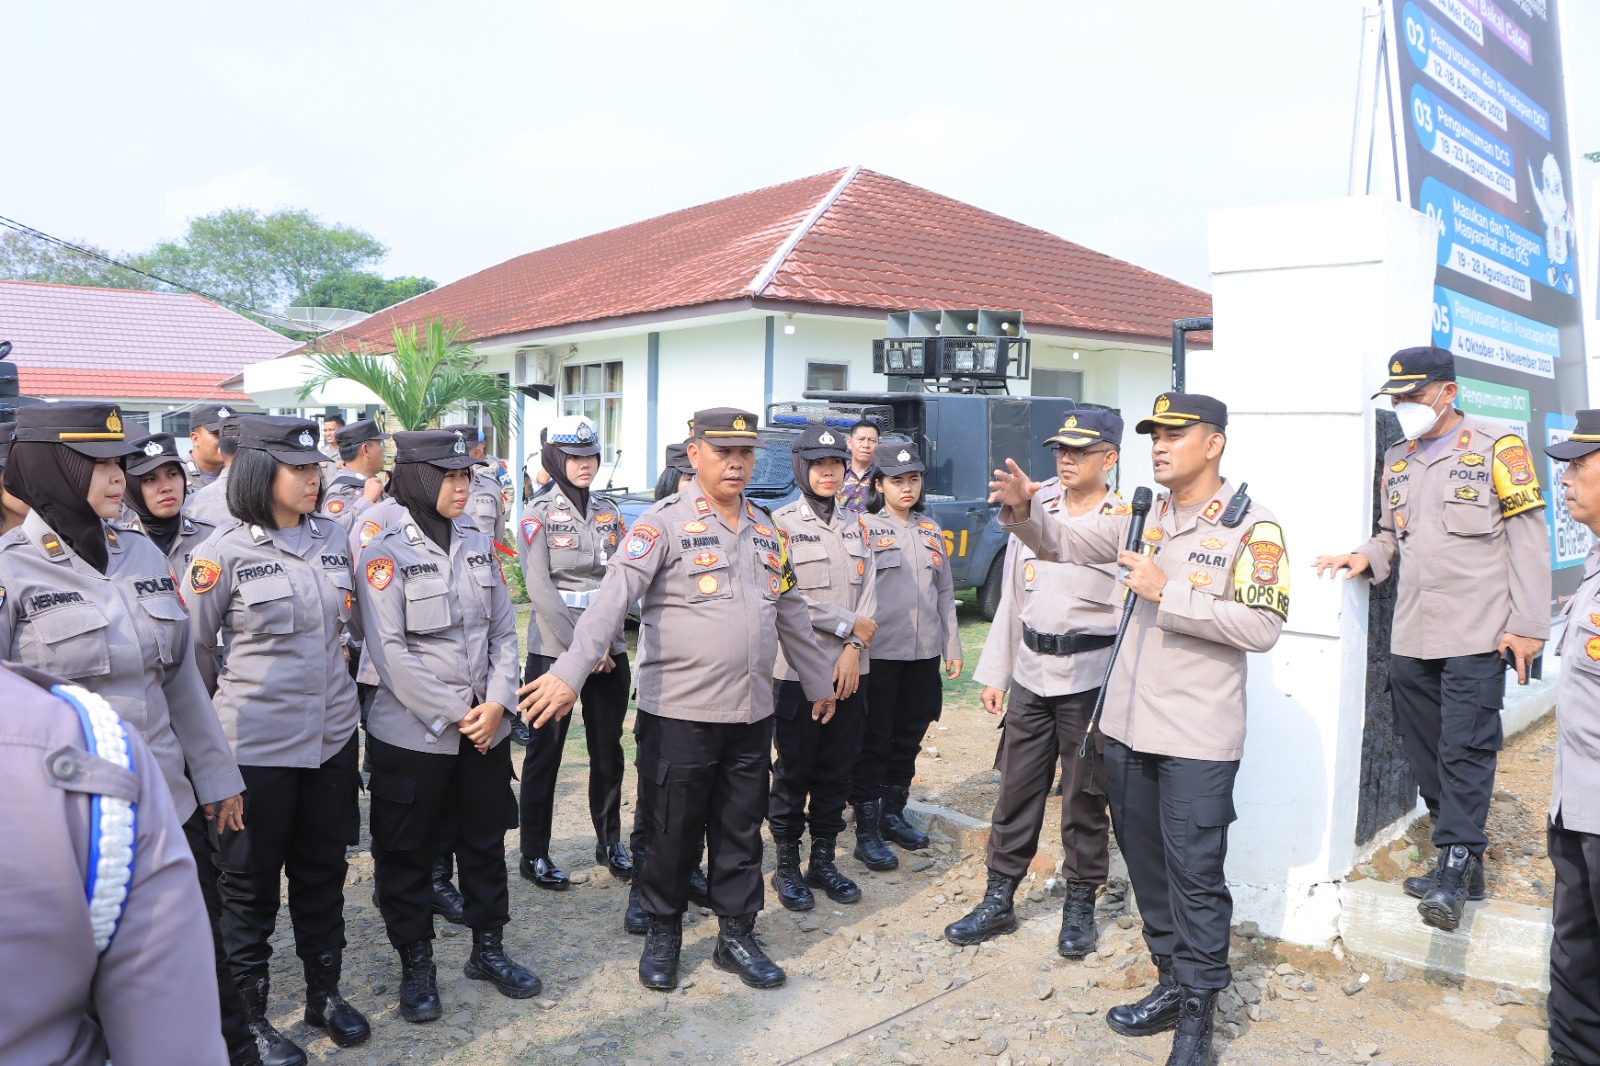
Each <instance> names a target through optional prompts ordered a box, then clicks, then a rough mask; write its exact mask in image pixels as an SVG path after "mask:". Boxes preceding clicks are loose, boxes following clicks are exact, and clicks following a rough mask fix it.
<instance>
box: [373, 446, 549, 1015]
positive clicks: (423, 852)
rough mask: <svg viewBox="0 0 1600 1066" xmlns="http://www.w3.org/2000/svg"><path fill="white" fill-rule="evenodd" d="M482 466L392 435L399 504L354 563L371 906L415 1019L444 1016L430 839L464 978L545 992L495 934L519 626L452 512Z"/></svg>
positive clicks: (482, 555)
mask: <svg viewBox="0 0 1600 1066" xmlns="http://www.w3.org/2000/svg"><path fill="white" fill-rule="evenodd" d="M477 462H479V460H476V459H473V458H472V457H471V456H470V455H468V454H467V445H466V441H465V440H463V439H462V437H461V435H459V434H456V433H448V432H444V431H442V430H425V431H422V432H400V433H396V434H395V465H394V472H393V474H392V475H391V477H390V480H389V490H390V492H391V493H392V495H393V496H394V499H395V501H396V502H397V503H398V504H399V505H400V506H402V507H404V508H405V515H404V517H403V519H402V520H401V521H399V522H395V523H393V524H392V525H390V526H388V527H387V528H386V529H384V530H383V531H382V532H381V533H379V534H377V536H375V537H373V538H372V542H371V543H370V544H368V545H367V546H366V548H365V549H363V551H362V553H361V559H360V565H359V567H358V569H357V580H356V589H357V593H358V596H359V598H360V605H361V618H362V622H363V625H364V626H365V631H366V642H365V644H366V651H367V655H368V656H369V657H370V658H371V660H372V662H373V665H374V666H375V667H376V671H377V676H378V678H379V687H378V691H377V694H376V695H375V696H374V697H373V701H372V710H371V712H370V713H369V715H368V717H367V747H368V750H369V752H370V754H371V760H372V777H371V780H370V782H369V785H368V787H369V788H370V790H371V793H372V810H371V822H372V824H371V828H372V856H373V860H374V863H375V866H376V872H377V882H378V884H377V889H378V907H379V910H380V911H382V913H383V921H384V925H385V926H386V927H387V929H388V933H389V942H390V943H391V944H393V945H394V947H395V948H396V949H397V950H398V951H399V953H400V961H401V966H402V970H403V973H402V977H401V987H400V1016H401V1017H403V1018H405V1019H406V1020H407V1021H412V1022H423V1021H432V1020H433V1019H435V1018H438V1017H439V1015H440V1012H441V1006H440V1002H439V989H438V983H437V979H436V976H435V970H434V964H433V916H432V914H431V913H430V910H429V885H430V868H431V866H432V864H433V860H434V856H435V854H436V853H437V850H438V849H439V846H440V844H441V843H443V844H445V845H446V846H447V848H448V850H450V851H453V852H454V853H455V855H456V857H457V859H458V861H459V863H460V868H461V889H462V893H463V895H464V896H465V897H466V903H465V910H466V923H467V925H469V926H471V928H472V954H471V956H470V957H469V958H468V960H467V964H466V967H465V973H466V975H467V976H468V977H469V978H472V979H473V980H479V981H491V982H493V984H494V986H495V987H496V988H497V989H499V991H500V992H501V994H502V995H505V996H509V997H511V998H513V999H526V998H528V997H530V996H534V995H537V994H538V993H539V989H540V981H539V979H538V978H537V977H535V976H534V975H533V973H532V972H531V971H529V970H528V969H527V968H526V967H524V966H521V965H518V964H517V963H516V962H514V961H512V960H511V959H510V958H509V957H508V956H507V955H506V953H505V949H504V946H503V943H502V931H503V930H504V928H505V926H506V923H507V921H508V920H509V914H510V909H509V904H508V897H507V893H506V864H505V834H506V832H507V831H508V830H510V829H512V828H514V827H515V826H516V824H517V801H516V797H515V796H513V795H512V792H511V745H510V743H509V741H508V739H507V738H508V736H509V734H510V726H509V724H508V723H507V722H506V721H505V713H506V710H507V709H508V708H509V707H511V706H512V705H513V704H514V703H515V702H516V688H517V629H516V614H515V612H514V611H513V610H512V607H511V596H510V594H509V593H508V592H507V591H506V585H505V579H504V578H503V577H502V576H501V573H500V566H499V562H498V560H497V559H496V558H495V554H494V546H493V545H492V544H491V543H490V542H489V539H488V538H487V537H485V536H484V535H483V534H482V533H480V532H478V530H476V529H474V528H473V526H472V525H471V523H469V522H467V521H465V520H462V514H463V512H464V511H465V510H466V506H467V497H468V495H469V493H470V488H469V486H470V479H469V476H468V470H469V469H470V468H471V467H472V466H473V465H474V464H475V463H477ZM441 827H442V828H441Z"/></svg>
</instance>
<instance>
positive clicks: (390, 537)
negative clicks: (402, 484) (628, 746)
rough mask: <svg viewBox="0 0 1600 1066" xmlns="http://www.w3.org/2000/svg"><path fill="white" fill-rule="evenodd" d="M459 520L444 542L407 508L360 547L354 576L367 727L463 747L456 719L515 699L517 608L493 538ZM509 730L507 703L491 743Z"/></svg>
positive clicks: (447, 750) (428, 747) (452, 749)
mask: <svg viewBox="0 0 1600 1066" xmlns="http://www.w3.org/2000/svg"><path fill="white" fill-rule="evenodd" d="M395 506H397V507H398V506H399V505H398V504H396V505H395ZM401 511H402V513H405V509H404V508H401ZM454 530H455V535H454V536H452V537H451V538H450V550H449V551H448V552H446V551H445V550H444V549H442V548H440V547H439V546H438V545H436V544H434V543H433V541H431V540H429V539H428V538H427V537H425V536H423V534H422V531H421V530H420V529H419V528H417V525H416V523H415V522H413V521H411V518H410V515H409V514H406V515H405V518H404V520H403V521H400V522H396V523H395V524H393V525H391V526H389V527H388V528H387V529H385V530H383V531H382V532H381V533H379V534H378V535H377V536H375V537H373V538H372V542H371V543H370V544H368V545H367V546H366V548H364V549H363V550H362V552H361V556H360V566H359V568H358V570H357V579H356V594H357V599H358V600H359V601H360V609H361V620H362V623H363V625H364V627H365V630H366V635H365V647H366V653H365V655H363V660H364V661H365V660H368V659H370V660H371V661H372V663H373V667H374V670H375V671H376V675H377V677H378V691H377V693H376V694H375V695H374V696H373V700H372V709H371V710H370V711H369V712H368V714H367V731H368V732H369V733H370V734H371V735H372V736H375V737H377V738H378V739H379V740H381V741H383V742H384V743H385V744H393V745H395V746H396V747H401V748H409V749H411V750H412V751H425V752H433V753H437V754H439V755H455V754H457V752H458V751H459V750H460V740H459V738H460V735H461V734H460V732H459V730H457V728H456V723H457V722H459V721H460V720H461V717H462V716H463V715H465V714H466V713H467V712H468V711H470V710H471V709H472V708H473V707H476V706H477V705H478V704H480V703H498V704H500V705H501V706H502V707H504V708H505V709H506V711H507V712H514V711H515V710H516V706H517V679H518V676H519V675H518V670H517V665H518V664H517V620H516V612H515V611H514V610H513V609H512V606H511V593H510V592H509V591H508V590H507V589H506V583H505V578H504V577H503V576H502V575H501V573H500V563H499V561H498V560H497V559H496V558H495V555H494V552H495V549H494V545H493V544H491V543H490V542H489V538H488V537H486V536H484V535H483V534H482V533H480V532H478V531H477V530H476V529H474V528H473V527H472V525H471V524H470V523H468V522H467V520H466V518H465V517H462V518H458V519H456V521H455V526H454ZM510 733H511V719H510V713H508V714H506V715H505V716H503V717H502V718H501V720H500V727H499V729H497V730H496V731H495V735H494V743H495V744H498V743H500V742H501V741H502V740H504V739H505V738H506V737H507V736H509V735H510Z"/></svg>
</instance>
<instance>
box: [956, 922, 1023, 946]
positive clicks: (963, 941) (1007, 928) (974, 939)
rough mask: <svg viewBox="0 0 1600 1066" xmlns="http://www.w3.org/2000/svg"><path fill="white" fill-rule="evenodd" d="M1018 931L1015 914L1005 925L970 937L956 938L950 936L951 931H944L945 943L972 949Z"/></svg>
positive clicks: (960, 936) (958, 936) (993, 927)
mask: <svg viewBox="0 0 1600 1066" xmlns="http://www.w3.org/2000/svg"><path fill="white" fill-rule="evenodd" d="M1016 931H1017V916H1016V915H1014V914H1013V915H1012V916H1011V919H1010V920H1009V921H1007V922H1005V923H1003V924H1001V925H996V926H991V927H990V928H988V929H985V930H984V931H983V932H981V933H975V934H972V935H970V936H964V935H961V934H957V935H956V936H951V935H950V930H949V929H948V928H947V929H945V931H944V938H945V941H946V942H947V943H951V944H959V945H960V946H961V947H964V948H970V947H971V946H972V945H974V944H981V943H983V942H984V941H985V940H988V939H989V938H990V937H996V936H1003V935H1005V934H1006V933H1015V932H1016Z"/></svg>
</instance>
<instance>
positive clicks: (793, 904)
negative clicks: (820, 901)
mask: <svg viewBox="0 0 1600 1066" xmlns="http://www.w3.org/2000/svg"><path fill="white" fill-rule="evenodd" d="M772 890H773V892H775V893H777V892H778V888H777V886H776V885H774V886H773V888H772ZM778 902H779V903H781V904H783V909H784V910H786V911H794V912H795V913H796V914H803V913H805V912H806V911H809V910H815V909H816V907H817V898H816V897H815V896H809V897H807V898H805V899H796V900H790V899H787V898H785V897H784V896H783V894H782V893H778Z"/></svg>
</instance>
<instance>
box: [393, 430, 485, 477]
mask: <svg viewBox="0 0 1600 1066" xmlns="http://www.w3.org/2000/svg"><path fill="white" fill-rule="evenodd" d="M471 449H472V445H471V444H470V443H468V441H467V436H466V434H464V433H457V432H455V431H454V430H448V429H423V430H415V431H411V430H401V431H399V432H397V433H396V434H395V435H394V461H395V463H396V464H399V463H427V464H428V465H429V466H436V467H439V468H440V469H441V470H462V469H465V468H466V467H469V466H478V465H480V464H482V463H484V462H486V461H487V460H484V459H474V458H473V457H472V456H470V455H468V454H467V453H468V452H469V451H471Z"/></svg>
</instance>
